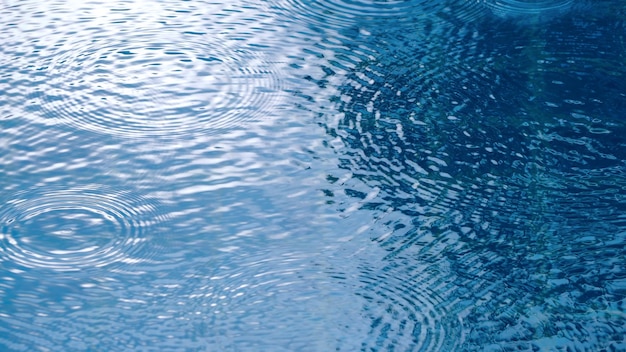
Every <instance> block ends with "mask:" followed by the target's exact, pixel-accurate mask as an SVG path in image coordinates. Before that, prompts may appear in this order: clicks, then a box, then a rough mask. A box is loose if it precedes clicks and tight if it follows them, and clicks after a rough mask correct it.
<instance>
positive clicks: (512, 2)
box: [485, 0, 574, 17]
mask: <svg viewBox="0 0 626 352" xmlns="http://www.w3.org/2000/svg"><path fill="white" fill-rule="evenodd" d="M573 2H574V1H573V0H485V5H486V6H487V7H488V8H489V9H491V11H493V13H495V14H496V15H498V16H500V17H516V16H523V15H537V14H542V13H547V12H551V13H554V12H564V11H566V10H567V9H568V8H569V7H570V6H572V4H573Z"/></svg>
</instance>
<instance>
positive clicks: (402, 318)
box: [357, 260, 463, 351]
mask: <svg viewBox="0 0 626 352" xmlns="http://www.w3.org/2000/svg"><path fill="white" fill-rule="evenodd" d="M412 262H413V263H411V264H409V261H406V262H403V263H390V264H389V265H388V266H385V267H384V268H382V270H381V269H379V268H372V267H370V266H369V265H368V264H366V265H362V267H361V268H360V271H361V274H360V277H359V280H360V287H359V289H358V290H357V294H358V295H359V296H362V297H363V298H365V300H366V302H367V303H366V306H365V307H364V309H363V310H364V312H365V314H366V315H367V316H368V317H369V318H370V319H371V321H372V323H371V325H370V331H369V332H368V334H367V335H368V339H367V341H365V342H364V343H363V344H362V346H361V347H362V348H361V349H362V350H368V351H370V350H393V349H395V348H399V350H403V351H455V350H457V348H456V347H458V346H460V345H461V344H462V343H463V332H462V324H461V321H460V320H459V318H458V315H457V313H456V312H454V311H453V310H454V309H455V308H454V305H455V302H454V298H452V297H451V296H450V297H449V294H450V293H451V292H450V290H451V286H449V285H448V283H446V282H445V280H443V279H442V276H441V275H440V274H441V273H438V272H436V271H433V270H432V268H428V267H418V266H416V265H415V261H414V260H412Z"/></svg>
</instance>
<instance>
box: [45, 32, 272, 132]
mask: <svg viewBox="0 0 626 352" xmlns="http://www.w3.org/2000/svg"><path fill="white" fill-rule="evenodd" d="M231 42H232V41H231ZM63 46H64V48H63V49H60V50H61V52H60V53H59V54H57V55H56V56H55V57H54V61H53V62H52V63H51V65H50V67H49V68H48V72H49V83H48V85H49V87H48V88H47V89H46V92H45V95H44V96H43V109H44V111H45V115H46V117H48V118H49V119H54V120H59V121H61V122H63V123H65V124H68V125H71V126H74V127H76V128H80V129H84V130H90V131H93V132H99V133H107V134H113V135H117V136H122V137H170V136H179V135H183V134H189V133H194V132H202V133H219V132H220V131H224V130H226V129H232V128H235V127H238V126H241V125H244V124H245V123H246V122H250V121H254V120H257V119H261V118H265V117H267V116H268V115H270V114H271V112H272V110H273V109H274V108H276V104H277V99H278V97H279V94H276V92H277V91H278V90H279V89H280V81H279V79H278V77H277V76H276V72H275V67H273V65H272V63H271V61H270V60H268V58H266V57H265V56H264V55H263V54H261V53H259V52H258V51H255V50H253V49H247V48H238V47H234V46H232V47H231V46H228V45H227V44H226V40H224V41H220V40H219V39H218V38H215V37H211V38H209V37H207V36H206V35H204V34H201V33H195V32H194V33H186V34H176V35H173V36H169V37H168V36H167V35H166V34H163V33H161V32H159V33H157V32H151V31H147V32H146V31H144V32H141V33H139V34H133V35H127V36H126V37H122V38H121V39H117V38H115V37H112V36H108V37H103V38H93V39H92V40H90V41H85V40H83V41H79V42H75V43H65V44H63Z"/></svg>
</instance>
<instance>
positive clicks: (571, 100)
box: [309, 1, 626, 351]
mask: <svg viewBox="0 0 626 352" xmlns="http://www.w3.org/2000/svg"><path fill="white" fill-rule="evenodd" d="M509 3H510V5H511V6H509V10H510V9H513V10H515V6H516V5H520V4H521V3H522V2H518V1H510V2H509ZM561 3H562V5H563V6H565V3H568V2H567V1H560V2H558V4H561ZM494 4H496V2H494ZM558 4H557V5H558ZM514 5H515V6H514ZM546 6H547V5H546ZM555 6H556V5H555ZM525 9H527V8H526V7H524V8H522V9H521V10H519V11H518V15H519V14H526V13H527V12H528V11H526V10H525ZM528 9H529V8H528ZM501 10H502V11H504V10H507V9H506V8H505V9H501ZM561 10H563V11H564V9H563V8H561V7H559V13H558V16H557V15H555V16H554V17H552V18H551V20H550V21H549V22H547V21H545V20H544V19H542V20H540V21H539V20H537V21H534V24H533V23H532V22H533V21H530V22H529V21H528V18H525V19H524V20H519V21H516V20H515V18H514V17H515V16H509V15H506V16H505V15H503V14H502V12H500V13H498V16H492V17H484V18H481V19H480V20H477V21H474V22H472V23H469V22H467V21H460V20H458V19H455V17H454V16H453V13H452V12H449V11H448V12H446V11H442V12H440V13H439V14H438V16H439V18H440V20H439V21H431V22H428V21H426V20H424V21H421V22H419V23H413V24H410V25H409V24H402V25H399V26H396V27H395V28H393V29H391V28H390V27H389V26H382V25H381V26H380V27H378V28H374V26H371V27H368V28H367V29H366V30H364V29H363V28H359V29H345V30H343V31H340V32H341V34H342V36H343V38H344V41H345V42H344V43H342V44H341V45H337V46H338V47H342V48H343V50H345V52H350V53H351V54H352V56H351V59H349V60H348V59H345V60H344V61H341V60H337V61H339V62H332V61H330V60H329V62H328V64H327V65H326V66H324V75H323V76H321V78H320V77H318V78H315V79H313V78H311V77H309V79H311V80H314V81H315V82H316V83H318V85H319V86H320V87H322V88H323V87H325V85H326V82H328V81H331V80H335V81H336V80H337V77H336V75H337V72H341V71H345V72H346V73H345V75H344V77H343V78H342V83H341V86H340V88H339V92H338V94H336V95H335V96H333V97H332V98H331V100H332V101H333V102H334V104H335V106H336V108H337V113H333V112H326V113H325V114H326V115H325V116H326V117H325V119H324V120H323V122H322V125H323V126H324V128H325V129H326V131H327V134H328V135H329V138H330V139H331V140H333V141H335V142H331V143H329V146H331V147H332V148H333V149H335V150H336V152H337V153H338V154H339V155H340V165H339V167H340V168H341V169H345V170H348V171H349V172H351V175H352V178H353V180H352V181H351V182H352V183H354V180H358V181H359V182H361V183H363V184H365V185H367V187H369V188H370V189H374V190H376V192H375V195H374V196H371V194H370V193H368V192H367V191H364V192H363V191H356V190H350V189H346V193H347V194H349V195H351V196H353V197H355V198H357V199H358V200H359V201H361V202H363V203H362V205H361V208H360V209H361V210H365V211H371V212H373V213H374V214H376V215H375V216H376V217H377V219H378V222H379V223H380V224H382V226H383V227H385V228H386V229H387V230H381V231H378V232H377V233H374V234H373V235H372V240H373V241H376V242H379V243H380V245H381V246H382V247H383V248H385V249H386V250H387V255H386V257H385V259H384V260H383V262H382V264H380V267H378V268H375V269H374V268H373V264H369V263H366V264H363V266H362V267H361V269H360V270H361V275H362V278H361V285H360V286H359V288H358V289H357V291H359V292H360V293H359V295H360V296H362V297H364V298H365V300H366V302H367V303H365V305H366V307H365V308H364V311H366V312H368V316H369V318H370V319H371V328H372V331H370V334H369V335H370V336H373V337H372V340H371V341H368V342H367V343H365V344H364V345H363V346H362V348H363V350H370V349H371V350H377V349H386V348H390V346H396V347H398V346H402V348H399V349H408V350H437V349H439V350H450V348H452V349H457V350H458V349H463V350H537V349H542V350H562V349H567V350H585V351H596V350H602V349H610V350H619V349H621V348H624V346H625V345H624V343H625V341H624V339H623V336H624V326H625V325H624V323H625V322H626V316H625V314H624V311H625V308H626V307H625V305H626V290H625V288H626V268H625V267H624V263H623V260H622V259H621V258H623V257H624V255H625V254H626V253H625V250H624V244H625V242H626V227H625V225H626V222H625V218H624V216H623V213H624V210H625V209H626V203H625V201H624V198H623V196H622V195H621V193H623V190H624V187H626V169H625V167H624V166H625V165H624V159H625V157H626V155H624V152H623V150H624V146H625V145H626V139H625V138H624V132H625V127H626V125H625V124H624V120H623V111H624V108H625V106H624V104H625V103H624V101H626V100H625V98H626V96H625V94H626V93H625V92H626V84H625V83H624V82H626V81H625V78H626V68H625V67H624V56H625V55H626V46H625V45H626V44H625V41H624V37H623V33H624V29H625V28H624V27H625V24H626V22H625V19H626V18H625V17H624V9H623V6H620V5H618V4H616V3H611V2H603V3H602V4H600V6H598V7H597V8H595V9H594V11H592V12H589V11H588V10H589V9H588V8H587V7H582V6H581V7H580V8H572V9H569V12H568V13H567V15H565V16H563V15H561V14H560V11H561ZM433 18H434V17H433ZM363 33H367V37H364V36H363ZM364 38H365V39H364ZM363 40H366V42H363ZM354 57H358V58H359V59H358V60H355V59H354ZM337 141H340V142H337ZM400 278H402V279H400ZM425 302H426V303H425ZM385 306H388V308H384V307H385ZM391 307H395V308H391ZM398 307H403V308H398ZM402 309H404V311H402ZM423 309H431V310H432V311H431V313H432V312H437V314H434V313H433V314H430V315H429V314H424V315H419V314H416V312H419V311H420V310H423ZM433 321H434V323H433Z"/></svg>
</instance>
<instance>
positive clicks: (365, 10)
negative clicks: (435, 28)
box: [270, 0, 480, 29]
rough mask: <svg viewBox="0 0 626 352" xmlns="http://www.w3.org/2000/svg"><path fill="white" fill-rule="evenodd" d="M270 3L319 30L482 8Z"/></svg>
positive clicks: (396, 0) (407, 2)
mask: <svg viewBox="0 0 626 352" xmlns="http://www.w3.org/2000/svg"><path fill="white" fill-rule="evenodd" d="M270 6H271V7H272V8H273V9H274V10H276V9H277V10H278V11H279V12H280V13H281V15H282V16H283V17H285V18H293V19H296V20H297V21H302V22H304V23H308V24H309V25H312V26H315V27H318V28H320V29H337V28H346V26H350V25H359V26H363V25H366V24H367V23H371V22H377V21H396V22H401V23H415V22H416V21H430V19H432V18H433V17H435V18H436V16H433V14H440V15H443V16H444V17H447V16H450V15H454V17H456V18H474V17H475V16H477V13H476V10H477V9H479V8H480V6H476V4H474V3H473V2H470V1H462V2H459V1H456V2H455V1H452V2H445V1H441V2H440V1H428V0H391V1H381V0H331V1H320V0H314V1H302V0H272V2H271V4H270ZM438 20H440V18H439V19H438Z"/></svg>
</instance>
